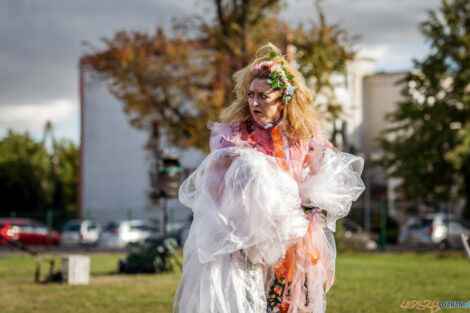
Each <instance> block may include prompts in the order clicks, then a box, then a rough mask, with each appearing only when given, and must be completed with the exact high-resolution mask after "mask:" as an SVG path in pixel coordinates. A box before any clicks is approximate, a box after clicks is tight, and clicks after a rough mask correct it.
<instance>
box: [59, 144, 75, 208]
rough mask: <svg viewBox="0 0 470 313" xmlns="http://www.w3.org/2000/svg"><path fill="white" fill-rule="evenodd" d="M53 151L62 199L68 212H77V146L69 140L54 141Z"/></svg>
mask: <svg viewBox="0 0 470 313" xmlns="http://www.w3.org/2000/svg"><path fill="white" fill-rule="evenodd" d="M55 153H56V156H57V159H58V161H59V166H58V167H59V170H58V172H59V173H58V176H59V179H60V182H61V185H62V193H63V199H64V200H63V201H64V204H65V208H62V209H67V211H68V213H69V214H70V215H72V216H76V215H77V213H78V202H77V201H78V195H77V191H78V147H77V146H76V145H75V143H74V142H73V141H71V140H67V139H62V140H59V141H58V142H57V143H56V148H55Z"/></svg>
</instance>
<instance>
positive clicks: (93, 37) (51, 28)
mask: <svg viewBox="0 0 470 313" xmlns="http://www.w3.org/2000/svg"><path fill="white" fill-rule="evenodd" d="M469 25H470V1H468V0H449V1H440V0H413V1H402V0H396V1H391V0H374V1H372V0H356V1H346V0H324V1H313V0H308V1H307V0H298V1H296V0H293V1H281V0H251V1H242V0H234V1H224V0H214V1H209V0H205V1H204V0H181V1H167V0H160V1H157V0H140V1H133V2H130V1H123V0H99V1H80V2H76V1H57V0H43V1H40V2H39V1H30V0H17V1H13V0H1V1H0V234H1V237H0V248H1V249H0V255H4V256H12V255H15V253H16V252H15V251H17V250H18V248H20V249H23V250H25V249H26V250H28V249H30V250H31V249H33V250H32V251H33V252H34V251H36V252H37V251H41V253H75V252H77V251H79V252H80V253H85V254H89V253H98V252H107V253H108V254H106V255H107V256H98V257H97V258H98V259H99V258H103V260H104V261H103V260H101V259H100V260H101V261H97V262H98V263H97V264H98V265H94V262H95V261H92V278H93V275H95V276H96V275H97V277H98V281H99V282H101V283H102V281H101V280H100V278H99V275H101V274H103V272H102V268H105V266H104V265H102V264H105V263H106V262H110V264H111V263H112V264H113V268H115V265H116V264H115V263H116V262H115V261H116V260H117V259H116V258H120V257H122V255H123V253H130V254H132V253H133V252H136V251H139V250H138V249H139V248H143V247H148V246H149V245H154V246H153V247H154V248H155V244H157V246H158V245H159V244H160V245H161V244H162V241H161V240H164V239H167V238H172V239H174V240H175V241H176V243H177V246H179V247H181V246H182V245H183V244H184V240H185V238H186V237H187V234H188V231H189V227H190V223H191V218H192V217H191V211H190V210H189V209H187V208H185V207H184V206H183V205H182V204H181V203H179V201H178V200H177V190H178V187H179V184H180V183H181V181H182V179H184V178H185V177H187V176H188V175H189V174H190V173H191V172H192V171H193V170H194V169H195V168H196V167H197V166H198V165H199V164H200V162H201V161H202V160H203V159H204V157H205V155H207V153H208V149H209V146H208V143H209V135H210V133H209V130H208V129H207V123H208V122H209V121H217V117H218V114H219V113H220V112H221V111H222V109H223V108H224V107H226V106H227V105H229V104H230V103H231V101H232V99H233V94H232V90H233V82H232V80H231V75H232V74H233V73H234V72H235V71H236V70H238V69H240V68H242V67H244V66H245V65H247V64H248V63H249V61H250V58H251V56H252V55H253V53H254V52H255V51H256V50H257V48H258V47H259V46H260V45H262V44H266V43H267V42H272V43H273V44H275V45H276V46H278V47H280V48H281V49H282V52H283V54H284V55H285V57H286V59H287V60H288V61H289V62H290V63H291V64H293V65H294V66H295V67H296V68H297V69H298V70H299V71H300V72H301V73H302V74H303V75H304V77H305V79H306V82H307V84H308V85H309V87H310V88H311V90H312V94H313V97H314V106H315V107H316V108H317V109H318V110H319V112H320V113H321V115H322V116H323V118H324V120H325V123H324V127H325V129H326V130H327V132H328V135H329V136H330V141H331V142H332V143H333V144H334V145H335V146H336V147H338V148H339V149H340V150H341V151H344V152H349V153H353V154H356V155H360V156H362V157H363V158H364V159H365V161H366V162H365V168H364V172H363V176H362V177H363V181H364V182H365V185H366V190H365V192H364V193H363V194H362V195H361V197H360V198H359V199H358V201H356V202H355V203H354V204H353V207H352V209H351V212H350V214H349V216H348V217H347V218H346V219H344V220H343V221H341V223H340V224H339V227H338V231H337V232H336V233H335V236H336V238H337V247H338V250H339V251H340V252H344V253H345V254H344V255H345V258H346V259H345V260H346V261H344V262H346V263H347V262H349V261H350V262H351V263H347V264H349V265H350V266H351V267H353V265H354V264H356V263H355V262H359V260H364V263H363V264H371V265H370V266H373V264H376V263H375V259H373V258H375V257H377V256H378V255H382V258H383V259H382V260H389V261H387V262H390V264H395V262H396V261H397V260H396V259H393V257H391V256H387V254H380V253H396V254H402V253H403V255H407V253H413V252H416V251H419V252H422V253H431V254H430V255H433V254H432V253H433V251H434V252H437V253H438V254H437V255H438V257H437V259H433V258H431V259H429V260H428V259H426V262H427V261H429V262H430V263H429V264H434V265H432V266H438V267H440V268H446V267H448V266H451V265H450V263H446V264H447V265H446V264H444V263H442V262H441V261H442V259H446V256H449V254H446V253H454V254H450V256H452V257H451V258H453V259H456V260H459V261H456V262H464V260H465V252H464V251H465V242H466V240H467V242H468V235H469V234H470V225H469V222H468V221H469V218H470V94H469V92H470V85H469V83H468V82H469V81H470V52H469V46H470V35H469ZM177 246H175V247H176V249H177V250H175V251H176V252H171V255H173V254H175V255H176V256H177V257H178V256H181V252H180V251H179V250H178V248H177ZM167 248H168V249H169V250H171V249H170V248H169V247H166V248H165V249H167ZM357 251H368V252H374V253H373V254H372V255H371V256H370V257H371V258H372V259H368V260H366V259H365V258H367V257H366V255H367V254H358V255H357V254H354V253H356V252H357ZM111 252H112V253H111ZM141 252H142V251H141ZM113 253H115V254H113ZM443 253H444V254H443ZM469 253H470V252H469ZM106 257H109V258H111V259H112V261H109V259H106ZM426 257H429V256H426ZM469 257H470V256H469ZM149 258H153V259H152V260H155V259H154V258H155V256H154V255H152V256H149ZM348 258H350V259H348ZM387 258H391V259H387ZM405 258H406V257H405ZM115 259H116V260H115ZM92 260H93V258H92ZM348 260H349V261H348ZM338 261H339V262H341V259H339V260H338ZM422 261H423V260H421V259H419V258H418V259H413V260H412V261H410V262H411V263H413V262H415V263H416V264H420V263H422ZM12 262H13V261H12ZM15 262H16V261H14V262H13V263H15ZM100 262H101V263H100ZM103 262H104V263H103ZM163 262H164V261H163ZM367 262H370V263H367ZM384 262H385V261H384ZM432 262H436V263H432ZM439 262H441V263H439ZM119 264H120V265H119V270H122V271H125V266H124V265H123V263H122V262H121V263H119ZM152 264H154V263H152ZM462 264H463V263H459V265H457V266H456V268H458V269H459V271H460V272H458V273H456V274H455V275H456V276H458V277H462V276H461V274H462V273H465V275H466V277H467V278H468V274H470V273H469V272H468V264H467V265H466V266H467V267H465V266H464V265H462ZM154 265H155V264H154ZM93 266H96V267H93ZM6 268H8V266H7V265H5V269H6ZM345 268H347V265H345ZM418 268H419V267H417V268H414V269H415V270H417V269H418ZM464 268H466V269H465V270H464ZM152 269H153V271H155V266H153V267H152ZM411 269H413V267H409V268H408V270H411ZM168 270H169V268H166V267H162V271H164V272H165V271H168ZM402 270H403V269H400V272H401V273H403V271H402ZM5 271H7V270H5ZM100 271H101V272H100ZM377 271H378V273H383V272H381V269H377ZM431 271H432V270H431ZM157 272H158V270H157ZM175 275H176V276H170V277H171V279H174V280H175V281H177V277H178V275H179V274H175ZM379 276H380V275H379ZM1 277H2V276H1V268H0V278H1ZM103 279H104V281H106V278H103ZM441 279H444V278H443V277H437V278H436V281H437V282H439V281H440V280H441ZM390 281H392V279H390ZM92 282H93V280H92ZM95 282H96V281H95ZM363 283H364V286H368V284H369V283H371V282H363ZM398 285H399V284H398ZM169 286H170V287H168V288H166V287H165V290H167V289H168V290H170V293H171V292H174V288H175V287H176V285H171V284H170V285H169ZM426 286H427V285H426ZM458 286H459V283H458V282H457V283H456V290H457V294H458V292H459V291H458V290H460V289H459V288H458ZM356 287H357V286H356ZM421 287H422V288H421V289H416V290H419V292H417V293H414V294H415V295H416V297H418V296H423V297H424V296H425V295H422V294H421V293H420V292H421V291H426V290H427V289H426V288H427V287H425V285H423V286H421ZM172 288H173V289H172ZM398 289H400V290H403V288H398ZM171 290H173V291H171ZM352 290H354V288H352ZM410 290H411V289H410ZM416 290H415V291H416ZM467 290H468V289H467ZM427 291H428V293H427V295H429V296H432V295H435V297H441V296H442V297H444V298H445V296H447V298H446V299H447V300H457V299H453V298H452V297H451V296H452V295H453V293H450V292H449V293H446V294H441V293H439V291H438V290H434V289H429V290H427ZM409 294H413V293H412V292H411V291H410V293H409ZM385 295H386V292H385V291H384V293H383V297H385ZM460 295H462V293H460ZM467 295H468V293H467ZM350 296H351V297H353V298H355V297H354V293H352V294H351V295H350ZM333 297H335V296H334V295H333ZM336 297H340V296H339V294H338V295H337V296H336ZM458 297H460V296H458ZM458 297H457V298H458ZM163 298H164V299H165V300H164V302H165V301H166V302H165V303H166V304H164V305H163V306H162V307H163V308H165V309H163V310H162V311H161V312H167V311H169V309H168V308H170V303H171V298H172V296H171V295H166V296H165V297H163ZM379 298H380V297H379ZM334 299H337V298H334ZM338 299H339V298H338ZM382 300H383V301H382V302H380V301H379V302H378V303H381V304H380V307H381V308H384V307H386V306H387V304H386V303H385V302H384V301H385V300H384V299H383V298H382ZM403 300H406V299H403ZM461 300H465V299H461ZM467 300H468V299H467ZM144 302H145V301H144ZM90 303H94V302H93V301H92V300H90ZM358 303H361V302H360V301H358ZM41 305H43V303H42V304H41ZM46 307H47V305H46ZM111 307H112V306H111ZM150 307H153V306H150ZM397 307H399V306H397V305H395V304H394V306H392V309H390V312H392V311H394V309H396V308H397ZM8 308H9V310H13V311H15V312H17V311H18V310H19V311H21V306H18V307H15V306H11V307H8ZM340 308H341V310H342V311H343V312H348V309H347V308H345V307H341V306H339V304H337V305H336V306H335V304H333V310H334V309H340ZM357 308H358V307H356V309H357ZM378 308H379V305H378V306H377V310H379V309H378ZM24 309H25V310H26V311H28V309H27V308H24ZM133 309H135V310H137V311H138V309H142V307H134V306H132V307H131V308H128V311H129V310H130V311H132V310H133ZM97 310H98V309H97ZM165 310H166V311H165ZM387 310H388V309H387ZM387 310H385V311H384V312H388V311H387ZM98 311H100V312H107V310H106V309H104V308H101V309H100V310H98ZM356 311H357V310H355V309H354V308H353V309H351V312H356ZM57 312H59V311H57ZM114 312H115V311H114Z"/></svg>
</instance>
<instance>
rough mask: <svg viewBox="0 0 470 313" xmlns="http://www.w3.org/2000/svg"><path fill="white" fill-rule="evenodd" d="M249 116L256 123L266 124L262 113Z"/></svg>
mask: <svg viewBox="0 0 470 313" xmlns="http://www.w3.org/2000/svg"><path fill="white" fill-rule="evenodd" d="M251 116H252V117H253V119H254V120H255V121H256V122H258V123H267V121H266V118H265V117H264V116H263V114H262V113H252V114H251Z"/></svg>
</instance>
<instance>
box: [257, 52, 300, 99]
mask: <svg viewBox="0 0 470 313" xmlns="http://www.w3.org/2000/svg"><path fill="white" fill-rule="evenodd" d="M269 48H270V50H271V52H270V53H269V57H270V58H271V59H274V58H275V57H277V56H278V53H277V52H275V51H274V50H273V49H272V47H269ZM265 69H267V70H268V71H269V77H268V78H267V79H266V82H267V83H268V84H269V85H271V87H272V88H273V89H275V90H284V91H283V95H282V100H284V101H285V102H289V101H290V100H292V96H293V95H294V91H295V90H296V89H297V86H293V85H291V82H292V79H293V78H294V76H293V75H291V74H289V73H288V72H287V69H286V68H285V67H284V60H282V61H281V64H278V63H276V62H274V61H262V62H260V63H257V64H256V65H254V66H253V68H252V69H251V71H252V72H261V71H262V70H265Z"/></svg>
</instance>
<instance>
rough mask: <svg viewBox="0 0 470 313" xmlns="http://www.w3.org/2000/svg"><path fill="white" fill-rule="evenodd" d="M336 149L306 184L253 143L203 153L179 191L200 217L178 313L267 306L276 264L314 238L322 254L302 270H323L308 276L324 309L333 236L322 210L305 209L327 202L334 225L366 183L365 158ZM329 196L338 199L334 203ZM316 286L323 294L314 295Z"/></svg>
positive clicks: (251, 312)
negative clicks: (292, 248)
mask: <svg viewBox="0 0 470 313" xmlns="http://www.w3.org/2000/svg"><path fill="white" fill-rule="evenodd" d="M331 153H332V154H329V153H327V154H326V155H325V156H326V158H325V162H324V163H323V164H324V167H322V168H321V169H320V170H319V171H318V178H315V177H316V175H313V176H312V177H310V178H309V179H308V180H306V181H305V182H304V183H303V184H301V185H300V189H299V184H298V183H297V182H296V181H295V180H294V179H293V178H292V176H291V175H290V174H289V173H288V172H286V171H284V170H283V169H281V167H280V166H278V163H277V162H276V159H275V158H274V157H270V156H266V155H265V154H263V153H261V152H258V151H256V150H253V149H249V148H236V147H229V148H223V149H218V150H215V151H214V152H212V153H211V154H209V155H208V156H207V157H206V159H204V161H203V162H202V163H201V165H200V166H199V167H198V168H197V169H196V171H195V172H194V173H193V174H192V175H191V176H189V177H188V178H187V179H186V180H185V181H184V183H183V184H182V186H181V188H180V192H179V198H180V201H181V202H182V203H183V204H184V205H186V206H188V207H189V208H191V209H192V210H193V213H194V216H193V223H192V226H191V229H190V232H189V235H188V239H187V241H186V244H185V246H184V264H183V274H182V277H181V279H180V282H179V284H178V289H177V291H176V294H175V301H174V304H173V312H175V313H196V312H198V313H240V312H244V313H261V312H266V293H267V291H268V288H269V287H270V284H271V281H272V279H273V278H274V274H273V264H275V263H276V262H278V261H279V260H280V259H282V258H283V257H284V256H285V253H286V250H287V249H288V247H290V246H292V245H293V244H294V243H296V242H297V241H298V240H310V241H311V240H312V239H313V238H315V241H316V242H317V243H316V247H317V248H316V250H317V252H318V253H317V254H321V255H319V256H320V257H322V258H323V260H322V262H317V263H316V265H315V267H313V266H310V267H308V268H307V267H305V266H304V268H303V269H302V271H297V273H296V274H297V275H299V273H305V274H307V271H310V274H311V275H317V277H318V279H317V280H316V279H314V278H313V277H314V276H312V278H311V279H310V281H309V285H311V287H312V288H315V289H316V290H312V291H310V290H309V296H310V298H312V301H311V302H310V305H309V307H310V309H312V308H313V309H315V308H317V309H315V310H316V311H315V312H320V311H322V312H323V311H324V309H325V306H326V301H325V298H324V292H326V291H324V288H325V287H326V288H329V286H330V285H331V284H332V280H333V278H334V260H335V257H336V249H335V246H334V239H333V236H332V234H331V232H330V231H329V230H327V229H326V228H325V222H324V216H323V214H321V213H318V214H315V215H312V214H305V213H304V209H303V208H302V207H301V203H302V200H303V201H304V202H308V204H315V205H316V204H319V205H325V207H322V206H321V208H322V209H325V210H327V212H328V213H327V214H328V215H331V218H330V219H329V220H328V223H329V224H331V223H334V221H335V220H334V218H335V217H341V216H345V215H346V214H347V212H348V211H349V209H350V206H351V201H352V200H355V199H354V198H355V197H356V195H357V194H358V192H359V188H360V186H362V188H363V184H362V181H361V180H360V173H361V171H362V165H363V162H362V163H361V162H360V161H362V159H360V158H358V157H355V156H353V155H350V154H346V153H338V154H335V153H334V152H333V151H331ZM359 160H360V161H359ZM351 176H357V178H358V179H353V178H352V177H351ZM359 182H360V183H359ZM321 184H328V188H323V189H322V194H318V193H314V192H312V190H311V189H310V188H312V189H315V188H318V186H319V185H321ZM348 184H349V186H348ZM353 184H354V185H353ZM301 192H304V193H305V195H302V196H301ZM359 194H360V193H359ZM329 195H330V196H331V197H332V199H334V200H330V201H327V199H329ZM347 199H349V200H347ZM348 201H349V202H348ZM326 206H329V207H326ZM333 229H334V227H333ZM303 238H306V239H303ZM297 260H300V261H301V258H298V259H297ZM304 261H305V260H304ZM305 264H306V263H305V262H304V265H305ZM300 265H301V264H299V266H300ZM325 283H326V285H325ZM311 292H313V293H311ZM317 292H320V293H318V297H319V298H318V299H315V298H314V297H313V295H314V294H315V293H317ZM305 309H306V308H305ZM298 312H302V311H298ZM305 312H312V311H305Z"/></svg>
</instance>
